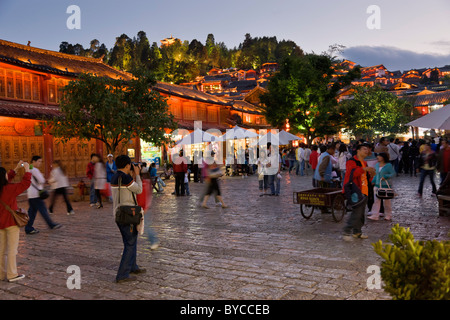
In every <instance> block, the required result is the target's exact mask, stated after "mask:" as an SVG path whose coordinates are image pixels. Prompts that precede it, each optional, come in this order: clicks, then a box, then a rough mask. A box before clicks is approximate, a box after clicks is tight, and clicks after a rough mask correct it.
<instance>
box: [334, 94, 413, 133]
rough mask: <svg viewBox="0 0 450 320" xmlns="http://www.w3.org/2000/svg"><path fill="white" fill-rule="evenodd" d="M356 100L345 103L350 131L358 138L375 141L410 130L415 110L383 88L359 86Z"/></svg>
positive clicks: (343, 113) (347, 125) (345, 116)
mask: <svg viewBox="0 0 450 320" xmlns="http://www.w3.org/2000/svg"><path fill="white" fill-rule="evenodd" d="M353 90H354V95H353V99H349V100H344V101H343V102H341V105H340V110H341V113H342V115H343V117H344V118H345V119H344V121H345V123H346V131H347V132H349V133H351V134H352V135H354V136H355V137H366V138H368V139H372V138H373V137H375V136H376V135H380V134H383V135H389V134H399V133H405V132H407V131H408V127H406V126H405V124H406V123H407V122H408V121H409V120H410V119H411V114H412V113H413V110H412V109H413V107H412V106H411V105H410V104H409V103H408V102H406V101H405V100H401V99H399V98H397V96H396V95H394V94H392V93H389V92H386V91H384V90H383V89H382V88H381V87H380V86H378V85H377V86H373V87H367V86H364V87H362V86H355V87H353Z"/></svg>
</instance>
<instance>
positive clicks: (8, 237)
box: [0, 160, 31, 282]
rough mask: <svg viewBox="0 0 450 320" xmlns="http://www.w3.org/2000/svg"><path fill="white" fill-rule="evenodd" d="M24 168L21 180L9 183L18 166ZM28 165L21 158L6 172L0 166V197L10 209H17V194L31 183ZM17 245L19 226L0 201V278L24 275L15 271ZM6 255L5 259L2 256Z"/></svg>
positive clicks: (20, 277)
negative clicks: (15, 165) (12, 168)
mask: <svg viewBox="0 0 450 320" xmlns="http://www.w3.org/2000/svg"><path fill="white" fill-rule="evenodd" d="M22 167H23V168H24V169H25V174H24V176H23V178H22V181H21V182H19V183H10V181H11V180H12V179H14V177H15V176H16V172H17V171H18V170H19V168H22ZM29 171H30V165H29V164H28V163H26V162H23V161H22V160H21V161H20V162H19V163H18V164H17V167H16V168H15V169H14V170H10V171H9V172H8V173H7V172H6V169H5V168H3V167H0V199H1V200H2V201H3V202H4V203H5V204H6V205H8V206H9V207H10V208H11V209H12V210H17V196H18V195H20V194H21V193H22V192H24V191H25V190H27V189H28V187H29V186H30V184H31V173H30V172H29ZM18 247H19V227H18V226H17V225H16V222H15V220H14V218H13V216H12V214H11V213H10V212H9V211H8V210H7V209H6V208H5V206H4V205H3V204H2V203H0V280H4V279H5V276H6V278H7V280H8V281H9V282H12V281H16V280H20V279H23V278H24V277H25V276H24V275H19V274H18V273H17V264H16V255H17V249H18ZM5 256H6V261H5V259H4V257H5Z"/></svg>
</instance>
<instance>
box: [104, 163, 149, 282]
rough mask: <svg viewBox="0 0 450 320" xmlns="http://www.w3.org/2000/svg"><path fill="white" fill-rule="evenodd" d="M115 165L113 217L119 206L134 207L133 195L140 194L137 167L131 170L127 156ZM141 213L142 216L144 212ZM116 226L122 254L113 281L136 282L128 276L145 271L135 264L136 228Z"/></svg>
mask: <svg viewBox="0 0 450 320" xmlns="http://www.w3.org/2000/svg"><path fill="white" fill-rule="evenodd" d="M116 165H117V172H116V173H115V174H114V176H113V177H112V179H111V193H112V197H113V216H114V217H115V215H116V211H117V209H118V208H119V206H135V205H136V201H135V199H136V198H135V194H140V193H141V192H142V180H141V177H140V175H139V174H140V168H139V166H137V165H135V166H133V168H132V167H131V166H132V163H131V159H130V157H128V156H127V155H121V156H118V157H117V158H116ZM131 170H133V171H134V175H135V179H133V177H132V176H131ZM119 184H120V187H119ZM119 193H120V194H119ZM119 199H120V202H119ZM142 213H143V214H144V213H145V212H142ZM116 224H117V227H118V228H119V230H120V234H121V235H122V241H123V253H122V258H121V260H120V265H119V269H118V270H117V275H116V280H115V281H116V283H121V282H125V281H133V280H136V277H135V276H130V274H140V273H144V272H146V270H145V269H142V268H139V266H138V265H137V263H136V261H137V239H138V228H137V227H136V226H134V225H125V224H120V223H117V222H116Z"/></svg>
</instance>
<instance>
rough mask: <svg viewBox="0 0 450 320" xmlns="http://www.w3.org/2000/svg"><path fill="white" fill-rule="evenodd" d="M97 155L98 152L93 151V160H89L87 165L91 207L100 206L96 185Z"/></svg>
mask: <svg viewBox="0 0 450 320" xmlns="http://www.w3.org/2000/svg"><path fill="white" fill-rule="evenodd" d="M96 157H97V154H95V153H92V154H91V161H89V163H88V164H87V166H86V176H87V178H88V179H89V182H90V189H89V205H90V206H91V207H94V206H98V203H97V196H96V195H95V186H94V167H95V158H96Z"/></svg>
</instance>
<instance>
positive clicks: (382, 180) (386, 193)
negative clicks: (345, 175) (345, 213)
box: [368, 152, 396, 221]
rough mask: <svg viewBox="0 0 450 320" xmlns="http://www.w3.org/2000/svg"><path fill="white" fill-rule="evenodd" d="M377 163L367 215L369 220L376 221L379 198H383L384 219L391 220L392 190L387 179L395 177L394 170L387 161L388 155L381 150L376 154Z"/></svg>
mask: <svg viewBox="0 0 450 320" xmlns="http://www.w3.org/2000/svg"><path fill="white" fill-rule="evenodd" d="M377 160H378V162H377V164H376V165H375V172H376V175H375V177H373V179H372V183H373V184H374V186H375V187H374V193H375V195H376V196H375V201H374V204H373V206H372V214H371V215H370V216H369V217H368V219H369V220H373V221H377V220H379V218H380V207H381V200H383V207H384V214H385V218H384V220H388V221H389V220H391V218H392V205H391V199H392V198H393V197H394V190H393V189H392V188H391V185H390V184H389V182H388V180H389V179H391V178H392V177H395V175H396V172H395V170H394V167H393V166H392V164H391V163H390V162H389V155H388V154H387V153H385V152H381V153H379V154H378V156H377Z"/></svg>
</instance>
